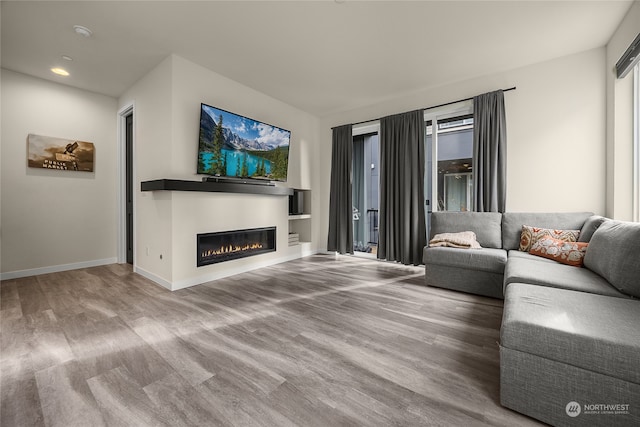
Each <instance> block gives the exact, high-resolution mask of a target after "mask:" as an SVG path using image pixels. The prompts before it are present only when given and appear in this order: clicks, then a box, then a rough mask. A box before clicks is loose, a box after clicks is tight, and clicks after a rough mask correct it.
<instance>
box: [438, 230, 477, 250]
mask: <svg viewBox="0 0 640 427" xmlns="http://www.w3.org/2000/svg"><path fill="white" fill-rule="evenodd" d="M429 246H432V247H434V246H449V247H451V248H460V249H480V248H481V247H482V246H480V244H479V243H478V242H477V241H476V233H474V232H473V231H462V232H460V233H440V234H436V235H435V236H433V239H431V240H430V241H429Z"/></svg>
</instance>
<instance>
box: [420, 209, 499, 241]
mask: <svg viewBox="0 0 640 427" xmlns="http://www.w3.org/2000/svg"><path fill="white" fill-rule="evenodd" d="M501 222H502V214H501V213H498V212H433V213H432V214H431V232H430V235H431V236H430V238H432V237H433V236H435V235H436V234H440V233H459V232H461V231H473V232H474V233H476V240H477V241H478V243H480V246H482V247H483V248H501V247H502V237H501V236H502V232H501V226H500V225H501Z"/></svg>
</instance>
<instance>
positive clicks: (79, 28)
mask: <svg viewBox="0 0 640 427" xmlns="http://www.w3.org/2000/svg"><path fill="white" fill-rule="evenodd" d="M73 31H75V32H76V34H79V35H81V36H83V37H91V34H93V33H92V32H91V30H90V29H88V28H87V27H83V26H82V25H74V26H73Z"/></svg>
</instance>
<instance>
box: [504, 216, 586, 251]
mask: <svg viewBox="0 0 640 427" xmlns="http://www.w3.org/2000/svg"><path fill="white" fill-rule="evenodd" d="M592 215H593V212H563V213H541V212H505V213H503V214H502V248H503V249H507V250H513V249H518V248H519V247H520V234H521V233H522V226H523V225H530V226H532V227H540V228H553V229H556V230H580V229H582V226H583V225H584V223H585V221H586V220H587V218H589V217H590V216H592Z"/></svg>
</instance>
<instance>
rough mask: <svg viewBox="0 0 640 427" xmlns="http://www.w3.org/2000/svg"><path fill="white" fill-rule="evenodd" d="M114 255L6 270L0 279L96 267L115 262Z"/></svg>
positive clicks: (0, 274)
mask: <svg viewBox="0 0 640 427" xmlns="http://www.w3.org/2000/svg"><path fill="white" fill-rule="evenodd" d="M117 261H118V259H117V258H116V257H114V258H105V259H96V260H92V261H83V262H74V263H71V264H62V265H52V266H50V267H39V268H31V269H28V270H18V271H7V272H6V273H0V280H11V279H19V278H21V277H29V276H38V275H40V274H49V273H59V272H61V271H69V270H78V269H81V268H89V267H98V266H100V265H107V264H115V263H116V262H117Z"/></svg>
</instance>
